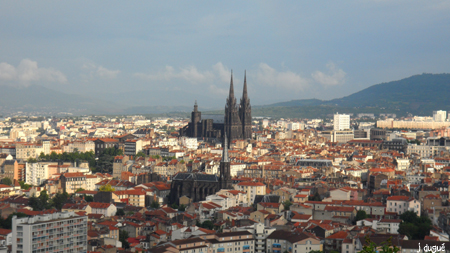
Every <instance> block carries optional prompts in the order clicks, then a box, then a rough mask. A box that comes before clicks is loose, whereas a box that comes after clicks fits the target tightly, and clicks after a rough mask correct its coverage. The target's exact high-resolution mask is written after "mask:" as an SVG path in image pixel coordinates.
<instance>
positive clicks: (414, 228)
mask: <svg viewBox="0 0 450 253" xmlns="http://www.w3.org/2000/svg"><path fill="white" fill-rule="evenodd" d="M400 219H401V220H402V223H400V227H399V229H398V232H399V233H400V234H402V235H406V236H408V239H409V240H423V239H424V238H425V236H426V235H429V234H430V230H431V227H432V223H431V220H430V218H428V217H426V216H421V217H418V216H417V214H416V213H415V212H413V211H406V212H404V213H402V215H400Z"/></svg>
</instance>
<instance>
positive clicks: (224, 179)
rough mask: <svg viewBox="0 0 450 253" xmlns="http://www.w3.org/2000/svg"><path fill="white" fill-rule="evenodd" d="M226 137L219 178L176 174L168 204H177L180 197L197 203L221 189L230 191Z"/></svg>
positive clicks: (204, 175) (206, 175)
mask: <svg viewBox="0 0 450 253" xmlns="http://www.w3.org/2000/svg"><path fill="white" fill-rule="evenodd" d="M226 136H227V135H226V134H225V137H224V148H223V154H222V161H221V162H220V167H219V170H220V176H219V177H217V176H216V175H209V174H202V173H178V174H177V175H176V176H175V177H173V179H172V185H171V187H170V194H169V203H178V200H179V198H180V197H182V196H187V197H189V198H190V199H191V200H192V202H198V201H202V200H205V199H206V196H208V195H212V194H215V193H216V192H218V191H220V190H221V189H232V181H231V174H230V160H229V158H228V145H227V138H226Z"/></svg>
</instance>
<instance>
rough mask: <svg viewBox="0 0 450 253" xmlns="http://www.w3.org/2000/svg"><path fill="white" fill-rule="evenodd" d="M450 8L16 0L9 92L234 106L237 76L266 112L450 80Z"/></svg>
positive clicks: (1, 59) (2, 30)
mask: <svg viewBox="0 0 450 253" xmlns="http://www.w3.org/2000/svg"><path fill="white" fill-rule="evenodd" d="M449 12H450V3H449V2H448V1H436V0H433V1H382V0H373V1H370V0H366V1H327V2H324V1H284V2H275V1H245V2H241V1H226V2H210V1H189V2H180V1H140V2H133V3H129V2H121V1H95V2H90V1H89V2H79V1H70V2H67V1H64V2H54V1H38V2H36V1H8V2H4V3H2V8H1V9H0V38H1V40H0V84H1V85H11V86H29V85H32V84H38V85H42V86H45V87H48V88H51V89H54V90H58V91H62V92H65V93H75V94H85V93H86V91H89V93H90V94H95V96H97V97H100V98H103V99H107V100H108V99H110V100H116V101H117V100H122V101H125V102H126V103H128V104H133V103H134V104H133V105H184V106H192V104H193V101H194V100H195V99H197V100H198V101H199V104H200V106H205V107H210V108H222V107H223V105H224V102H225V101H224V98H225V96H226V95H227V90H228V86H229V82H230V72H231V69H233V71H234V72H233V73H234V77H235V83H236V84H238V85H239V86H238V87H241V85H242V83H243V77H244V70H247V81H248V89H249V94H250V98H251V99H252V103H253V104H254V105H262V104H269V103H273V102H280V101H288V100H292V99H306V98H319V99H332V98H338V97H342V96H345V95H349V94H351V93H354V92H356V91H359V90H362V89H364V88H366V87H369V86H370V85H373V84H377V83H381V82H388V81H393V80H398V79H402V78H405V77H408V76H411V75H416V74H421V73H424V72H426V73H447V72H448V59H449V56H450V51H449V50H448V41H450V40H449V39H450V38H449V36H450V34H449V33H448V31H449V30H450V16H449V15H448V13H449ZM241 92H242V91H241V89H240V88H239V89H237V94H236V95H237V97H240V94H241ZM143 94H145V96H146V98H148V99H147V100H145V99H141V100H139V101H138V100H137V99H133V97H134V96H136V97H138V96H143ZM133 100H134V101H133ZM217 101H220V103H217Z"/></svg>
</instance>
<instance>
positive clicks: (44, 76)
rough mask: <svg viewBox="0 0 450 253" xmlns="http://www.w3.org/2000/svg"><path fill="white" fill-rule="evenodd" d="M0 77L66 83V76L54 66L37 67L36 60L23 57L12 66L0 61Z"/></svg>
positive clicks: (25, 81) (10, 79)
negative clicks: (15, 65) (16, 64)
mask: <svg viewBox="0 0 450 253" xmlns="http://www.w3.org/2000/svg"><path fill="white" fill-rule="evenodd" d="M0 79H2V80H7V81H19V82H21V83H29V82H31V81H49V82H58V83H66V82H67V77H66V76H65V75H64V74H63V73H62V72H60V71H58V70H56V69H54V68H39V67H38V64H37V62H35V61H32V60H30V59H23V60H22V61H20V63H19V65H18V66H17V68H16V67H14V66H13V65H11V64H8V63H6V62H2V63H0Z"/></svg>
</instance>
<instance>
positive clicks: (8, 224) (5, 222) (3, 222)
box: [0, 213, 28, 230]
mask: <svg viewBox="0 0 450 253" xmlns="http://www.w3.org/2000/svg"><path fill="white" fill-rule="evenodd" d="M14 215H15V216H17V218H24V217H28V215H26V214H24V213H12V214H10V215H9V216H8V218H6V219H0V228H4V229H9V230H11V229H12V217H13V216H14Z"/></svg>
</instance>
